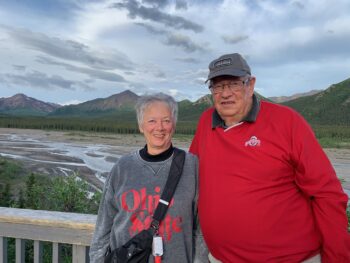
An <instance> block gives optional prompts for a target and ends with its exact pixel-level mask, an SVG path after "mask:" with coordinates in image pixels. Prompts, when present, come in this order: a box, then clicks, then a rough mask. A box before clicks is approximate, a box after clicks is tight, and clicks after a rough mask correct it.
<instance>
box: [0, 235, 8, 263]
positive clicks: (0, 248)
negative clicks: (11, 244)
mask: <svg viewBox="0 0 350 263" xmlns="http://www.w3.org/2000/svg"><path fill="white" fill-rule="evenodd" d="M0 263H7V238H6V237H2V236H0Z"/></svg>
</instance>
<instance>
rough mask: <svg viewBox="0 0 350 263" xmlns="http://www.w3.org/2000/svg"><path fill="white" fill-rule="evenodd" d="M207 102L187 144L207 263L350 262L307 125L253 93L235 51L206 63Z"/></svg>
mask: <svg viewBox="0 0 350 263" xmlns="http://www.w3.org/2000/svg"><path fill="white" fill-rule="evenodd" d="M207 81H209V89H210V91H211V93H212V96H213V101H214V108H210V109H209V110H207V111H206V112H204V113H203V115H202V116H201V119H200V121H199V124H198V128H197V131H196V134H195V137H194V139H193V141H192V144H191V147H190V152H192V153H194V154H196V155H197V156H198V157H199V164H200V168H199V173H200V190H199V216H200V220H201V227H202V231H203V235H204V238H205V241H206V242H207V245H208V248H209V250H210V252H211V254H212V256H213V259H212V261H213V262H234V263H240V262H249V263H250V262H274V263H276V262H291V263H292V262H293V263H295V262H321V261H322V262H332V263H335V262H336V263H340V262H344V263H345V262H350V238H349V234H348V231H347V227H348V221H347V217H346V206H347V201H348V197H347V195H346V194H344V192H343V190H342V187H341V185H340V182H339V180H338V179H337V177H336V174H335V171H334V169H333V168H332V165H331V163H330V162H329V160H328V159H327V156H326V155H325V153H324V152H323V150H322V148H321V147H320V145H319V144H318V142H317V140H316V138H315V136H314V134H313V132H312V130H311V128H310V127H309V125H308V124H307V123H306V122H305V120H304V119H303V118H302V117H301V116H300V115H299V114H297V113H296V112H295V111H293V110H292V109H290V108H287V107H284V106H280V105H275V104H272V103H269V102H266V101H259V99H258V98H257V97H256V96H255V95H254V85H255V77H254V76H252V75H251V70H250V67H249V66H248V64H247V62H246V61H245V60H244V58H243V57H242V56H241V55H240V54H237V53H235V54H228V55H223V56H221V57H220V58H218V59H216V60H214V61H212V62H211V63H210V65H209V76H208V80H207Z"/></svg>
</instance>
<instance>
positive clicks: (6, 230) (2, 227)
mask: <svg viewBox="0 0 350 263" xmlns="http://www.w3.org/2000/svg"><path fill="white" fill-rule="evenodd" d="M95 221H96V215H87V214H77V213H63V212H52V211H42V210H31V209H18V208H6V207H0V236H3V237H13V238H21V239H30V240H41V241H49V242H56V243H67V244H76V245H84V246H89V245H90V243H91V239H92V235H93V232H94V228H95Z"/></svg>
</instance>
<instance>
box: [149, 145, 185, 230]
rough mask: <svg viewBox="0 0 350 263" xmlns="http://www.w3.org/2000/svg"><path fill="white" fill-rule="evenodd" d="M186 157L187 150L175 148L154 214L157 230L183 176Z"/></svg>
mask: <svg viewBox="0 0 350 263" xmlns="http://www.w3.org/2000/svg"><path fill="white" fill-rule="evenodd" d="M185 158H186V153H185V151H183V150H181V149H178V148H174V157H173V160H172V162H171V166H170V171H169V176H168V179H167V181H166V184H165V187H164V189H163V192H162V195H161V196H160V199H159V203H158V206H157V208H156V210H155V212H154V214H153V221H152V223H151V227H152V228H154V229H155V230H158V228H159V224H160V222H161V221H162V220H163V218H164V217H165V214H166V212H167V211H168V208H169V205H170V201H171V199H172V198H173V196H174V193H175V190H176V187H177V185H178V183H179V181H180V178H181V174H182V170H183V167H184V163H185Z"/></svg>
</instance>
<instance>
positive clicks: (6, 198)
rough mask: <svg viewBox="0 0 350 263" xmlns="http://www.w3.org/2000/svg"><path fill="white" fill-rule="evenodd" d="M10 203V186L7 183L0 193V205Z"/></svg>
mask: <svg viewBox="0 0 350 263" xmlns="http://www.w3.org/2000/svg"><path fill="white" fill-rule="evenodd" d="M11 203H12V195H11V187H10V184H9V183H7V184H6V185H5V187H4V190H3V191H2V192H1V193H0V206H4V207H10V206H11Z"/></svg>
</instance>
